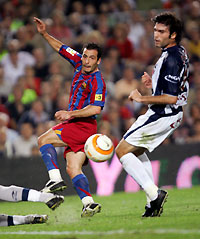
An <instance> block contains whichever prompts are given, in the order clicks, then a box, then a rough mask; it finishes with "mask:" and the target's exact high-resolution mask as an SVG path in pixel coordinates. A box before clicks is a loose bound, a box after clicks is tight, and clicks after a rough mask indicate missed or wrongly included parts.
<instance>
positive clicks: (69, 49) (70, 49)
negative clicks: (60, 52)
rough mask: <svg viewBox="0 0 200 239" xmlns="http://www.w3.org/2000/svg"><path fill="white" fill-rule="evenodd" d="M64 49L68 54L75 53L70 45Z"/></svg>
mask: <svg viewBox="0 0 200 239" xmlns="http://www.w3.org/2000/svg"><path fill="white" fill-rule="evenodd" d="M66 51H67V52H68V53H69V54H71V55H72V56H74V55H75V54H76V53H77V52H76V51H75V50H73V49H72V48H70V47H68V48H67V49H66Z"/></svg>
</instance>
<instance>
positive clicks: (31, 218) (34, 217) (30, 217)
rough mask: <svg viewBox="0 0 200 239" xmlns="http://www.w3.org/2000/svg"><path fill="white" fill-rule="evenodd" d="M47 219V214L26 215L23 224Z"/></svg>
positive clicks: (36, 222) (43, 221) (42, 221)
mask: <svg viewBox="0 0 200 239" xmlns="http://www.w3.org/2000/svg"><path fill="white" fill-rule="evenodd" d="M47 220H48V216H47V215H37V214H33V215H27V216H26V221H25V224H38V223H45V222H46V221H47Z"/></svg>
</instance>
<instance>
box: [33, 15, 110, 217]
mask: <svg viewBox="0 0 200 239" xmlns="http://www.w3.org/2000/svg"><path fill="white" fill-rule="evenodd" d="M34 21H35V23H36V26H37V30H38V32H39V33H40V34H41V35H42V36H43V38H44V39H45V40H47V42H48V43H49V44H50V46H52V48H53V49H54V50H55V51H57V52H58V53H59V54H60V55H61V56H62V57H64V58H65V59H66V60H67V61H69V62H70V63H71V64H72V66H73V67H74V76H73V80H72V85H71V91H70V100H69V107H68V110H66V111H65V110H61V111H58V112H56V114H55V117H56V119H58V120H60V121H62V123H60V124H58V125H56V126H55V127H53V128H52V129H50V130H49V131H47V132H46V133H44V134H43V135H41V136H40V137H39V139H38V145H39V147H40V152H41V154H42V158H43V160H44V163H45V164H46V167H47V169H48V173H49V177H50V181H48V182H47V184H46V186H45V188H44V189H43V191H45V192H55V191H59V190H63V189H64V188H66V185H65V183H64V182H63V180H62V177H61V174H60V170H59V167H58V163H57V154H56V150H55V147H65V153H64V155H65V158H66V161H67V173H68V175H69V176H70V178H71V180H72V184H73V186H74V188H75V190H76V192H77V194H78V196H79V197H80V199H81V201H82V203H83V209H82V214H81V216H82V217H90V216H93V215H94V214H95V213H97V212H100V210H101V205H100V204H98V203H94V200H93V198H92V195H91V193H90V189H89V182H88V179H87V177H86V176H85V175H84V174H83V172H82V166H83V164H85V163H86V162H87V159H86V155H85V152H84V144H85V142H86V140H87V138H88V137H89V136H91V135H92V134H95V133H96V132H97V123H96V115H98V114H100V113H101V110H102V109H103V107H104V103H105V96H106V85H105V82H104V80H103V78H102V75H101V72H100V71H99V69H98V65H99V64H100V62H101V54H102V51H101V48H100V47H99V46H98V45H97V44H95V43H88V44H87V45H85V46H84V49H83V53H82V55H81V54H80V53H78V52H76V51H75V50H73V49H72V48H70V47H69V46H66V45H64V44H63V43H62V42H60V41H59V40H57V39H55V38H54V37H52V36H51V35H49V34H48V33H47V31H46V24H45V23H44V22H43V21H42V20H40V19H38V18H36V17H35V18H34Z"/></svg>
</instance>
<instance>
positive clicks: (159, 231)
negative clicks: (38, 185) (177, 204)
mask: <svg viewBox="0 0 200 239" xmlns="http://www.w3.org/2000/svg"><path fill="white" fill-rule="evenodd" d="M138 232H142V233H154V234H165V233H170V234H200V230H187V229H157V230H128V231H126V230H123V229H121V230H114V231H63V232H59V231H39V232H38V231H33V232H27V231H16V232H0V235H23V234H26V235H113V234H124V233H125V234H133V233H138Z"/></svg>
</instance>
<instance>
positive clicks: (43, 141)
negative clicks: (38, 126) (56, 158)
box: [38, 135, 47, 148]
mask: <svg viewBox="0 0 200 239" xmlns="http://www.w3.org/2000/svg"><path fill="white" fill-rule="evenodd" d="M45 144H47V140H46V136H45V135H41V136H39V137H38V146H39V148H40V147H42V146H43V145H45Z"/></svg>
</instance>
